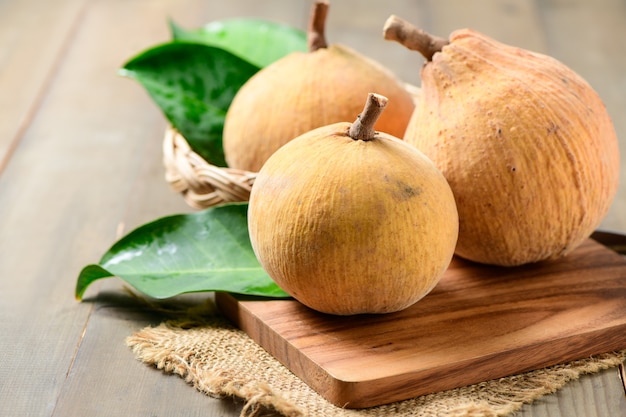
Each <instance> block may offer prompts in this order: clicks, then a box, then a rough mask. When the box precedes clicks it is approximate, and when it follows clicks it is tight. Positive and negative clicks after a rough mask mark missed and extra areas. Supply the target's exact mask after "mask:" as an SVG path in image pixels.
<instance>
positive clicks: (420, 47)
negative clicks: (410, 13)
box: [383, 15, 450, 61]
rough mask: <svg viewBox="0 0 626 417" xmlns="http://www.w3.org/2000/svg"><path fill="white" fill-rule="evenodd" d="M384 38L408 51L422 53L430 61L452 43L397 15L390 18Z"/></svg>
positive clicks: (386, 24)
mask: <svg viewBox="0 0 626 417" xmlns="http://www.w3.org/2000/svg"><path fill="white" fill-rule="evenodd" d="M383 36H384V37H385V39H387V40H391V41H396V42H399V43H401V44H402V45H404V46H405V47H407V48H408V49H411V50H413V51H417V52H419V53H421V54H422V55H424V58H426V60H428V61H431V60H432V59H433V55H435V53H436V52H441V49H442V48H443V47H444V46H446V45H448V44H449V43H450V42H449V41H448V40H447V39H444V38H440V37H438V36H433V35H431V34H429V33H426V32H424V31H423V30H421V29H419V28H417V27H415V26H413V25H412V24H411V23H409V22H407V21H406V20H403V19H400V18H399V17H398V16H395V15H391V16H389V18H388V19H387V21H386V22H385V26H384V27H383Z"/></svg>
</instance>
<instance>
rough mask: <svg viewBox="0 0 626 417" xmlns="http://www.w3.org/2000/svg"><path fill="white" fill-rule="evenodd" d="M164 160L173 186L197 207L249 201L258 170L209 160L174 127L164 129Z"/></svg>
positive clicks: (192, 205) (202, 207)
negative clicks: (192, 146) (249, 170)
mask: <svg viewBox="0 0 626 417" xmlns="http://www.w3.org/2000/svg"><path fill="white" fill-rule="evenodd" d="M163 163H164V165H165V179H166V181H167V182H168V183H169V184H170V186H171V188H172V189H173V190H174V191H176V192H178V193H181V194H182V195H183V198H184V199H185V201H186V202H187V204H189V205H190V206H191V207H193V208H196V209H204V208H208V207H212V206H217V205H220V204H225V203H235V202H243V201H248V199H249V198H250V190H251V189H252V184H253V183H254V179H255V178H256V172H248V171H244V170H240V169H232V168H223V167H217V166H215V165H211V164H209V163H208V162H207V161H206V160H204V159H203V158H202V157H201V156H200V155H198V154H197V153H195V152H194V151H193V150H192V149H191V147H190V146H189V144H188V143H187V141H186V140H185V138H184V137H183V136H182V135H181V134H180V133H178V132H177V131H176V130H175V129H174V128H172V127H169V128H168V129H167V130H166V131H165V138H164V140H163Z"/></svg>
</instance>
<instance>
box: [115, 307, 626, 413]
mask: <svg viewBox="0 0 626 417" xmlns="http://www.w3.org/2000/svg"><path fill="white" fill-rule="evenodd" d="M207 308H208V309H210V312H208V311H207V310H205V309H207ZM203 310H204V311H203ZM126 342H127V344H128V346H130V347H131V348H132V350H133V351H134V353H135V354H136V356H137V358H138V359H139V360H141V361H143V362H145V363H147V364H150V365H152V366H155V367H156V368H158V369H161V370H163V371H165V372H167V373H173V374H176V375H179V376H181V377H182V378H183V379H184V380H185V381H186V382H187V383H189V384H190V385H192V386H193V387H195V388H196V389H197V390H199V391H201V392H203V393H205V394H207V395H209V396H212V397H218V398H225V397H234V398H238V399H241V400H243V401H244V406H243V409H242V412H241V416H248V417H250V416H261V415H283V416H288V417H292V416H294V417H295V416H302V417H320V416H324V417H348V416H350V417H371V416H388V417H408V416H411V417H435V416H437V417H439V416H452V417H455V416H458V417H461V416H462V417H479V416H480V417H495V416H508V415H511V414H512V413H514V412H515V411H517V410H519V409H520V408H521V407H522V405H523V404H525V403H531V402H532V401H533V400H535V399H537V398H539V397H540V396H542V395H546V394H550V393H553V392H555V391H556V390H558V389H559V388H561V387H563V386H564V385H565V384H566V383H567V382H569V381H572V380H575V379H577V378H579V377H580V376H581V375H583V374H588V373H594V372H598V371H600V370H602V369H607V368H610V367H615V366H618V365H620V364H621V363H623V362H624V360H625V359H626V350H623V351H620V352H613V353H607V354H602V355H597V356H594V357H589V358H586V359H582V360H577V361H573V362H570V363H566V364H562V365H557V366H552V367H549V368H545V369H540V370H536V371H532V372H528V373H524V374H520V375H514V376H510V377H505V378H501V379H497V380H492V381H486V382H482V383H479V384H476V385H470V386H466V387H463V388H457V389H452V390H449V391H444V392H439V393H435V394H431V395H425V396H421V397H417V398H414V399H409V400H405V401H400V402H396V403H392V404H388V405H382V406H378V407H373V408H368V409H363V410H350V409H343V408H339V407H336V406H334V405H332V404H331V403H329V402H327V401H326V400H325V399H324V398H322V397H321V396H320V395H318V394H317V393H316V392H315V391H313V390H312V389H311V388H309V386H308V385H306V384H305V383H304V382H302V380H300V379H299V378H298V377H296V376H295V375H293V374H292V373H291V372H290V371H289V370H288V369H287V368H285V367H284V366H283V365H281V364H280V363H279V362H278V361H277V360H276V359H274V358H273V357H272V356H271V355H270V354H268V353H267V352H266V351H265V350H264V349H263V348H261V347H260V346H259V345H258V344H257V343H256V342H254V341H253V340H252V339H251V338H249V337H248V335H246V334H245V333H244V332H243V331H241V330H239V329H237V328H235V327H234V326H233V325H232V324H230V322H229V321H227V319H225V318H223V317H221V316H220V315H219V314H218V313H216V312H215V309H214V306H213V305H212V303H211V302H209V303H208V304H207V305H205V306H203V307H202V308H200V309H198V310H196V312H193V311H190V312H189V314H187V315H186V317H184V318H178V319H175V320H170V321H165V322H163V323H161V324H160V325H158V326H156V327H146V328H144V329H143V330H141V331H139V332H137V333H135V334H133V335H132V336H130V337H128V338H127V340H126Z"/></svg>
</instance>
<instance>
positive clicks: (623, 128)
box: [0, 0, 626, 417]
mask: <svg viewBox="0 0 626 417" xmlns="http://www.w3.org/2000/svg"><path fill="white" fill-rule="evenodd" d="M309 5H310V3H309V1H304V0H297V1H296V0H266V1H263V2H259V1H253V0H229V1H215V0H151V1H147V0H143V1H141V0H99V1H98V0H54V1H40V0H19V1H18V0H13V1H11V0H4V1H0V335H1V336H0V415H2V416H5V415H6V416H183V415H184V416H200V415H202V416H229V415H238V413H239V410H240V407H241V404H236V403H234V402H232V401H230V400H216V399H212V398H208V397H205V396H204V395H202V394H200V393H198V392H196V391H195V390H194V389H193V388H191V387H190V386H188V385H186V384H185V383H184V382H183V381H182V380H181V379H180V378H178V377H174V376H166V375H165V374H163V373H162V372H160V371H157V370H155V369H152V368H150V367H148V366H146V365H144V364H142V363H140V362H139V361H137V360H136V359H135V358H134V356H133V354H132V352H131V351H130V350H129V348H127V347H126V346H125V343H124V339H125V338H126V337H127V336H129V335H130V334H132V333H133V332H134V331H136V330H139V329H141V328H142V327H144V326H146V325H148V324H157V323H159V322H160V320H162V319H163V317H162V316H159V315H157V314H156V313H153V312H151V311H150V310H147V309H146V308H144V307H143V306H142V305H141V303H139V302H138V301H136V300H135V299H134V298H133V297H131V296H129V295H128V294H127V293H126V292H125V291H124V287H123V285H122V284H121V283H120V282H119V281H118V280H116V279H109V280H103V281H100V282H98V283H96V284H94V285H93V286H92V287H91V288H89V289H88V291H87V294H86V300H85V301H84V302H82V303H79V302H77V301H76V300H75V299H74V294H73V291H74V285H75V282H76V277H77V274H78V272H79V271H80V269H81V268H82V266H84V265H85V264H88V263H92V262H97V261H98V259H99V258H100V256H101V255H102V254H103V253H104V251H106V249H108V247H109V246H110V245H111V244H112V243H113V242H114V241H115V239H116V237H117V236H119V234H120V233H121V232H123V231H128V230H130V229H132V228H134V227H136V226H139V225H141V224H143V223H146V222H148V221H151V220H154V219H155V218H157V217H160V216H163V215H167V214H173V213H181V212H190V211H192V209H191V208H189V207H188V206H186V205H185V203H184V202H183V201H182V198H180V197H179V196H178V195H176V194H174V193H173V192H172V191H170V189H169V188H168V186H167V184H166V183H165V181H164V179H163V174H164V170H163V167H162V165H161V140H162V135H163V131H164V128H165V125H166V123H165V120H164V118H163V116H162V115H161V113H160V112H159V110H158V109H157V108H156V107H155V105H154V104H153V103H152V101H151V100H150V99H149V98H148V96H147V94H146V93H145V91H144V90H143V89H142V87H140V86H139V85H138V84H136V83H135V82H134V81H131V80H128V79H125V78H121V77H119V76H117V74H116V71H117V69H118V68H119V67H120V65H121V64H122V63H123V62H124V61H125V60H126V59H128V58H129V57H131V56H133V55H134V54H135V53H137V52H139V51H141V50H143V49H145V48H147V47H149V46H152V45H155V44H156V43H159V42H162V41H166V40H168V39H169V32H168V27H167V20H168V19H169V18H172V19H173V20H174V21H176V22H177V23H179V24H181V25H182V26H184V27H198V26H201V25H202V24H204V23H206V22H209V21H212V20H216V19H221V18H227V17H237V16H257V17H263V18H267V19H273V20H278V21H282V22H286V23H288V24H291V25H293V26H297V27H302V28H304V27H305V24H306V20H307V15H308V12H309ZM392 13H394V14H397V15H399V16H401V17H404V18H405V19H407V20H409V21H412V22H413V23H416V24H418V25H420V26H421V27H423V28H425V29H426V30H428V31H430V32H432V33H435V34H438V35H441V36H447V35H448V34H449V32H450V31H452V30H454V29H456V28H461V27H472V28H474V29H477V30H480V31H482V32H485V33H486V34H489V35H491V36H494V37H496V38H498V39H500V40H501V41H503V42H506V43H510V44H515V45H518V46H521V47H524V48H527V49H531V50H535V51H539V52H544V53H548V54H550V55H553V56H554V57H556V58H558V59H559V60H561V61H563V62H564V63H566V64H567V65H569V66H570V67H571V68H573V69H574V70H575V71H577V72H578V73H580V74H581V75H582V76H583V77H584V78H586V79H587V80H588V81H589V82H590V84H591V85H592V86H593V87H594V88H595V89H596V90H597V91H598V93H599V94H600V96H601V97H602V98H603V99H604V101H605V103H606V106H607V108H608V111H609V113H610V114H611V115H612V117H613V118H614V122H615V127H616V130H617V134H618V136H619V137H620V138H621V141H622V149H624V146H623V145H624V143H625V142H624V141H626V117H624V114H625V113H626V43H624V39H626V2H625V1H624V0H594V1H591V0H586V1H585V0H549V1H522V0H520V1H515V0H482V1H472V2H469V1H464V0H457V1H454V0H439V1H434V0H433V1H427V0H414V1H407V0H385V1H378V2H374V1H371V2H359V1H356V0H343V1H340V0H335V1H334V2H333V3H332V4H331V11H330V15H329V20H328V28H327V34H328V37H329V40H331V42H340V43H344V44H347V45H350V46H352V47H353V48H355V49H357V50H360V51H361V52H363V53H365V54H368V55H369V56H372V57H374V58H375V59H378V60H380V61H382V62H384V63H385V64H386V65H387V66H389V67H390V68H391V69H393V70H394V71H395V72H396V73H397V74H398V75H399V76H400V77H402V78H403V79H404V80H405V81H408V82H411V83H414V84H419V68H420V66H421V64H422V62H423V61H422V60H421V59H420V58H419V57H418V56H417V55H413V54H409V53H408V52H407V51H406V50H404V49H403V48H401V47H400V46H399V45H397V44H391V43H388V42H384V41H382V39H381V30H382V25H383V23H384V21H385V19H386V18H387V17H388V16H389V15H390V14H392ZM623 159H624V156H622V160H623ZM625 208H626V181H624V174H622V185H621V186H620V189H619V193H618V196H617V198H616V201H615V203H614V205H613V207H612V208H611V210H610V212H609V214H608V216H607V218H606V220H605V221H604V223H603V224H602V229H604V230H610V231H615V232H619V233H626V209H625ZM177 301H179V302H180V303H193V302H197V301H198V297H197V296H196V297H191V296H187V297H180V299H179V300H177ZM624 390H625V388H624V384H623V382H622V380H621V379H620V376H619V371H618V369H611V370H608V371H605V372H602V373H599V374H595V375H592V376H586V377H583V378H582V379H581V380H579V381H577V382H574V383H571V384H569V385H567V386H566V387H565V388H564V389H562V390H561V391H559V392H557V393H556V394H553V395H550V396H547V397H544V398H542V399H540V400H538V401H537V402H536V403H534V404H532V405H529V406H524V408H523V409H522V410H521V411H520V412H519V413H518V415H520V416H527V417H528V416H533V417H535V416H567V417H572V416H585V417H593V416H607V417H614V416H618V415H625V414H626V397H625V395H624Z"/></svg>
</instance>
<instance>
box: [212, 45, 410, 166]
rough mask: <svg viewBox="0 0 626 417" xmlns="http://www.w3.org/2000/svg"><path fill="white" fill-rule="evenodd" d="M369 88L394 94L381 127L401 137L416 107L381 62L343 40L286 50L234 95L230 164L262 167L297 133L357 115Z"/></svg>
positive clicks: (228, 133)
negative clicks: (309, 48) (310, 49)
mask: <svg viewBox="0 0 626 417" xmlns="http://www.w3.org/2000/svg"><path fill="white" fill-rule="evenodd" d="M370 91H377V92H379V93H380V94H382V95H384V96H386V97H388V98H389V105H388V107H387V109H386V111H385V112H384V114H383V115H382V116H381V117H380V119H379V121H378V124H377V125H376V129H378V130H380V131H383V132H387V133H389V134H391V135H394V136H397V137H402V136H403V135H404V131H405V128H406V126H407V124H408V122H409V119H410V117H411V114H412V112H413V109H414V107H415V105H414V102H413V95H412V94H410V93H409V91H407V89H406V88H405V87H404V84H403V83H401V82H400V81H399V80H398V79H397V78H396V77H395V75H394V74H392V73H391V72H390V71H389V70H387V69H386V68H384V67H383V66H382V65H381V64H379V63H377V62H375V61H373V60H371V59H369V58H367V57H365V56H363V55H362V54H359V53H358V52H356V51H354V50H352V49H350V48H348V47H346V46H342V45H339V44H333V45H330V46H328V47H327V48H320V49H317V50H315V51H313V52H294V53H292V54H290V55H287V56H286V57H284V58H282V59H280V60H278V61H276V62H274V63H272V64H271V65H269V66H267V67H265V68H264V69H262V70H260V71H259V72H258V73H257V74H255V75H254V76H253V77H252V78H250V79H249V80H248V81H247V82H246V83H245V84H244V85H243V86H242V87H241V88H240V90H239V91H238V92H237V94H236V95H235V98H234V99H233V102H232V103H231V106H230V107H229V109H228V112H227V114H226V120H225V123H224V131H223V147H224V153H225V156H226V162H227V164H228V166H229V167H231V168H237V169H244V170H248V171H252V172H258V170H259V169H260V168H261V166H262V165H263V163H264V162H265V161H266V160H267V158H269V156H270V155H271V154H272V153H274V152H275V151H276V150H277V149H278V148H280V147H281V146H282V145H284V144H285V143H287V142H288V141H290V140H291V139H293V138H295V137H296V136H298V135H300V134H303V133H305V132H308V131H309V130H312V129H314V128H317V127H320V126H326V125H329V124H332V123H337V122H343V121H346V120H352V119H353V118H354V117H355V115H357V114H359V112H360V111H361V110H362V104H363V97H365V96H367V94H368V93H369V92H370Z"/></svg>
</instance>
